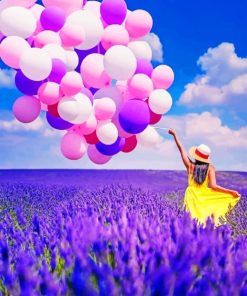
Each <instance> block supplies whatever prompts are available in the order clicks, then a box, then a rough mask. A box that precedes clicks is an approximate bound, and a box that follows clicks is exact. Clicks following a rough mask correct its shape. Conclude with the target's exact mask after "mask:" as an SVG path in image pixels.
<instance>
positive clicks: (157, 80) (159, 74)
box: [152, 65, 174, 89]
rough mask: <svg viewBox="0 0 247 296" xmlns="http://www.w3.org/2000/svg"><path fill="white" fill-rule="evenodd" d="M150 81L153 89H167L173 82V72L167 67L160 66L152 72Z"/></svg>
mask: <svg viewBox="0 0 247 296" xmlns="http://www.w3.org/2000/svg"><path fill="white" fill-rule="evenodd" d="M152 80H153V84H154V87H155V88H158V89H159V88H163V89H168V88H169V87H170V86H171V85H172V83H173V81H174V72H173V70H172V68H171V67H169V66H167V65H160V66H158V67H156V68H155V69H154V70H153V73H152Z"/></svg>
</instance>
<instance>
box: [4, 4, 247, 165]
mask: <svg viewBox="0 0 247 296" xmlns="http://www.w3.org/2000/svg"><path fill="white" fill-rule="evenodd" d="M126 3H127V4H128V8H129V9H130V10H135V9H140V8H141V9H145V10H147V11H149V13H150V14H151V15H152V17H153V20H154V26H153V29H152V32H153V33H154V34H155V36H156V37H155V38H156V41H157V40H158V39H159V40H160V43H161V44H162V47H161V45H159V44H158V45H157V46H156V47H155V48H154V50H156V51H158V52H161V53H163V63H164V64H168V65H170V66H171V67H172V68H173V70H174V72H175V81H174V84H173V86H172V87H171V88H170V89H169V91H170V93H171V95H172V97H173V107H172V109H171V111H170V112H169V113H168V114H167V115H165V116H164V119H163V120H162V123H161V124H164V125H166V126H173V127H174V128H175V129H176V130H177V131H178V133H179V135H180V137H181V139H182V141H183V142H184V144H185V147H186V148H189V147H190V146H192V145H197V144H200V143H202V142H203V143H205V144H208V145H209V146H210V147H211V148H212V158H213V160H214V163H215V164H216V168H218V169H222V170H246V164H247V158H246V148H247V143H246V141H247V140H245V138H246V136H247V131H246V130H247V125H246V107H247V103H246V100H247V95H246V93H247V78H246V75H247V60H246V58H247V44H246V40H245V39H244V36H246V27H247V13H246V11H247V2H246V1H243V0H235V1H232V0H226V1H212V0H205V1H201V0H200V1H198V0H197V1H196V0H193V1H181V0H156V1H150V0H143V1H126ZM157 36H158V37H157ZM210 48H211V50H210ZM198 61H199V62H198ZM154 64H155V65H156V64H158V63H157V62H154ZM5 67H6V66H5V65H4V64H3V63H1V68H5ZM0 78H1V77H0ZM205 81H206V82H205ZM188 84H190V85H189V86H188ZM0 88H1V89H0V90H1V93H0V122H1V121H2V122H3V121H4V122H5V123H6V121H11V120H12V119H13V118H11V113H10V110H11V107H12V104H13V102H14V100H15V99H16V98H17V97H18V96H19V95H20V93H19V92H18V91H16V90H15V89H13V88H11V87H7V86H6V83H5V84H4V85H3V84H2V85H1V86H0ZM41 125H42V124H41ZM1 126H2V127H1ZM4 126H5V127H4ZM195 126H197V127H198V129H197V130H196V129H195ZM44 129H45V127H44V126H43V127H42V128H38V127H37V129H34V130H31V131H30V130H28V129H26V130H23V129H22V128H19V127H16V128H15V130H14V131H10V130H8V128H6V124H5V125H3V124H2V125H1V123H0V141H1V142H0V149H1V155H0V167H9V168H12V167H13V168H14V167H16V168H20V167H66V168H91V167H93V168H98V167H95V166H94V165H91V164H90V162H89V161H88V160H87V159H83V160H81V161H78V162H71V161H68V160H65V159H63V158H62V157H61V156H60V155H59V137H58V136H56V135H55V136H50V135H49V136H47V135H46V136H43V134H42V133H44ZM41 130H42V132H41ZM163 137H164V142H163V143H162V144H161V146H160V147H159V149H158V150H154V149H150V150H146V149H140V150H138V151H137V152H134V153H132V155H127V156H126V155H119V156H118V157H116V158H115V159H114V160H112V161H111V162H110V163H109V164H107V165H106V166H103V168H154V169H155V168H157V169H180V168H182V164H181V161H180V159H179V155H178V153H177V152H176V150H175V146H174V144H173V142H172V141H171V139H170V137H169V136H168V135H163ZM1 138H2V139H1ZM15 142H18V143H19V144H18V145H16V144H15ZM226 159H227V161H226Z"/></svg>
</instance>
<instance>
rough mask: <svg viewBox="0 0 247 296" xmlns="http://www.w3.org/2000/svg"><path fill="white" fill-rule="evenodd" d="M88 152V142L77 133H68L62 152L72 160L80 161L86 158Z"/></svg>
mask: <svg viewBox="0 0 247 296" xmlns="http://www.w3.org/2000/svg"><path fill="white" fill-rule="evenodd" d="M86 151H87V143H86V140H85V139H84V138H83V137H81V136H79V135H78V134H76V133H72V132H68V133H67V134H65V135H64V136H63V138H62V141H61V152H62V153H63V155H64V156H65V157H66V158H68V159H71V160H78V159H80V158H82V157H83V156H84V154H85V153H86Z"/></svg>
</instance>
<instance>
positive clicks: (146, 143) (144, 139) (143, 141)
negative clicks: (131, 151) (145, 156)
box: [137, 125, 161, 148]
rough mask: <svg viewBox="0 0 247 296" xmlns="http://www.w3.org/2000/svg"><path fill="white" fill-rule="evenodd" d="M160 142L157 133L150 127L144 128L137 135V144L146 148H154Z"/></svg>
mask: <svg viewBox="0 0 247 296" xmlns="http://www.w3.org/2000/svg"><path fill="white" fill-rule="evenodd" d="M160 140H161V137H160V135H159V134H158V133H157V131H156V130H155V129H154V128H153V127H152V126H150V125H148V126H147V127H146V129H145V130H144V131H143V132H141V133H140V134H138V135H137V141H138V143H139V144H140V145H141V146H143V147H147V148H151V147H154V146H155V145H156V144H158V143H159V142H160Z"/></svg>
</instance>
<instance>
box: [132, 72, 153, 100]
mask: <svg viewBox="0 0 247 296" xmlns="http://www.w3.org/2000/svg"><path fill="white" fill-rule="evenodd" d="M128 91H129V93H130V94H131V95H132V96H133V97H135V98H138V99H145V98H147V97H148V96H149V94H150V93H151V92H152V91H153V82H152V80H151V79H150V78H149V77H148V76H147V75H145V74H142V73H140V74H135V75H134V76H133V77H132V78H131V79H130V80H129V82H128Z"/></svg>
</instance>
